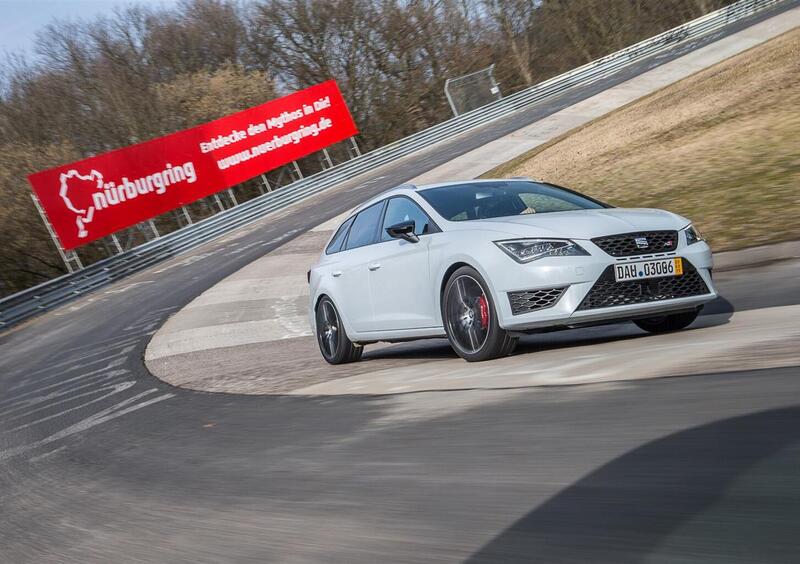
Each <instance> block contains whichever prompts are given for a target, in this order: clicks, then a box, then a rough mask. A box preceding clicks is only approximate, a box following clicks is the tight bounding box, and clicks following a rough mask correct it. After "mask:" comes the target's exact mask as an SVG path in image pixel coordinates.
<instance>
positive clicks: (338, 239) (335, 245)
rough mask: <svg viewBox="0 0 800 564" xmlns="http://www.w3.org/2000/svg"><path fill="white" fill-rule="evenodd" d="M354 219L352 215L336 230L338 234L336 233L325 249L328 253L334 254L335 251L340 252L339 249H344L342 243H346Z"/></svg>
mask: <svg viewBox="0 0 800 564" xmlns="http://www.w3.org/2000/svg"><path fill="white" fill-rule="evenodd" d="M353 219H354V218H352V217H351V218H350V219H348V220H347V221H345V222H344V223H342V226H341V227H339V230H338V231H337V232H336V235H334V236H333V239H331V243H330V245H328V248H327V249H325V253H326V254H329V255H332V254H333V253H338V252H339V251H341V250H342V245H344V239H345V237H347V230H348V229H350V225H351V224H352V223H353Z"/></svg>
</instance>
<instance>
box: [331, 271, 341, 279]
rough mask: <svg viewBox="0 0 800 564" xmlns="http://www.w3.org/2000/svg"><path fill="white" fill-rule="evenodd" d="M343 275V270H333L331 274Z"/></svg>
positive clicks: (335, 275) (335, 276) (336, 276)
mask: <svg viewBox="0 0 800 564" xmlns="http://www.w3.org/2000/svg"><path fill="white" fill-rule="evenodd" d="M341 275H342V271H341V270H334V271H333V272H331V276H333V277H334V278H339V276H341Z"/></svg>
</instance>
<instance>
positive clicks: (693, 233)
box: [683, 225, 703, 245]
mask: <svg viewBox="0 0 800 564" xmlns="http://www.w3.org/2000/svg"><path fill="white" fill-rule="evenodd" d="M683 231H684V233H686V244H687V245H694V244H695V243H699V242H700V241H702V240H703V237H702V236H701V235H700V233H699V232H698V231H697V229H695V227H694V225H690V226H689V227H687V228H686V229H684V230H683Z"/></svg>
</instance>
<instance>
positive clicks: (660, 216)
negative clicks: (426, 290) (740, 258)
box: [452, 208, 689, 239]
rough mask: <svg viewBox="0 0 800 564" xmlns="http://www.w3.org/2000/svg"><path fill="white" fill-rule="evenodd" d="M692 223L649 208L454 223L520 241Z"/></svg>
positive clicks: (674, 227)
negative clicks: (508, 236) (522, 239)
mask: <svg viewBox="0 0 800 564" xmlns="http://www.w3.org/2000/svg"><path fill="white" fill-rule="evenodd" d="M688 224H689V220H688V219H686V218H684V217H681V216H679V215H677V214H674V213H671V212H668V211H664V210H657V209H647V208H636V209H634V208H608V209H593V210H575V211H567V212H552V213H542V214H528V215H515V216H510V217H502V218H494V219H479V220H474V221H462V222H454V223H452V225H453V228H454V229H475V228H479V229H485V230H487V231H496V232H498V233H504V234H508V235H511V236H519V237H559V238H566V239H592V238H594V237H602V236H604V235H614V234H617V233H631V232H634V231H659V230H668V229H676V230H677V229H681V228H683V227H686V226H687V225H688Z"/></svg>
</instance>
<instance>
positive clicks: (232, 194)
mask: <svg viewBox="0 0 800 564" xmlns="http://www.w3.org/2000/svg"><path fill="white" fill-rule="evenodd" d="M225 191H226V192H227V193H228V197H229V198H230V199H231V202H233V205H234V206H238V205H239V202H237V201H236V196H235V195H234V193H233V190H232V189H231V188H228V189H227V190H225Z"/></svg>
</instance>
